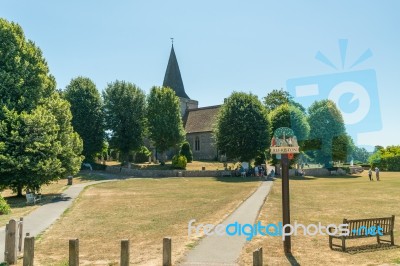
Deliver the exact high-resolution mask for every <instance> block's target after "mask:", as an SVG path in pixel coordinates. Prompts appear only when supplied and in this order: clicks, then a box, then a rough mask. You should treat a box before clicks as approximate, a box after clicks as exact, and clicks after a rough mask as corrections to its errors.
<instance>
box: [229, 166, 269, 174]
mask: <svg viewBox="0 0 400 266" xmlns="http://www.w3.org/2000/svg"><path fill="white" fill-rule="evenodd" d="M238 172H239V173H240V175H241V176H258V177H263V176H264V175H265V173H266V169H265V167H264V166H263V165H256V166H254V167H253V168H251V167H250V168H248V169H247V168H244V167H243V166H240V167H239V168H238V169H236V173H237V174H236V175H237V176H238Z"/></svg>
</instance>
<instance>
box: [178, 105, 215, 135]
mask: <svg viewBox="0 0 400 266" xmlns="http://www.w3.org/2000/svg"><path fill="white" fill-rule="evenodd" d="M220 107H221V105H214V106H207V107H202V108H196V109H189V110H188V111H187V112H186V114H185V117H184V118H183V122H184V124H185V131H186V133H199V132H211V131H213V126H214V124H215V122H216V120H217V115H218V111H219V108H220Z"/></svg>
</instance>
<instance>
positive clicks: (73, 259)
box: [69, 239, 79, 266]
mask: <svg viewBox="0 0 400 266" xmlns="http://www.w3.org/2000/svg"><path fill="white" fill-rule="evenodd" d="M78 265H79V239H70V240H69V266H78Z"/></svg>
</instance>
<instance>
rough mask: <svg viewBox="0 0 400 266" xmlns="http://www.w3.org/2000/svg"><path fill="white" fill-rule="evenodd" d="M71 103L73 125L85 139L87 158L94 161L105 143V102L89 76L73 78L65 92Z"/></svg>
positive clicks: (84, 149) (84, 150)
mask: <svg viewBox="0 0 400 266" xmlns="http://www.w3.org/2000/svg"><path fill="white" fill-rule="evenodd" d="M63 95H64V97H65V99H67V100H68V101H69V102H70V104H71V112H72V125H73V127H74V129H75V131H76V132H78V134H79V136H80V137H81V138H82V140H83V155H84V156H85V160H86V161H89V162H93V161H94V160H95V156H96V154H99V153H101V151H102V148H103V144H104V119H103V102H102V99H101V96H100V93H99V91H98V90H97V88H96V85H95V84H94V83H93V81H91V80H90V79H89V78H85V77H77V78H75V79H72V80H71V82H70V84H69V85H68V86H67V88H66V90H65V91H64V93H63Z"/></svg>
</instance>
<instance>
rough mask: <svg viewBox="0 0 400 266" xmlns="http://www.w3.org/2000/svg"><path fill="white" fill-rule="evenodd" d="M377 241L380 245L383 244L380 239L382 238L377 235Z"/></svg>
mask: <svg viewBox="0 0 400 266" xmlns="http://www.w3.org/2000/svg"><path fill="white" fill-rule="evenodd" d="M376 241H378V244H380V243H381V239H380V237H379V234H376Z"/></svg>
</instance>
